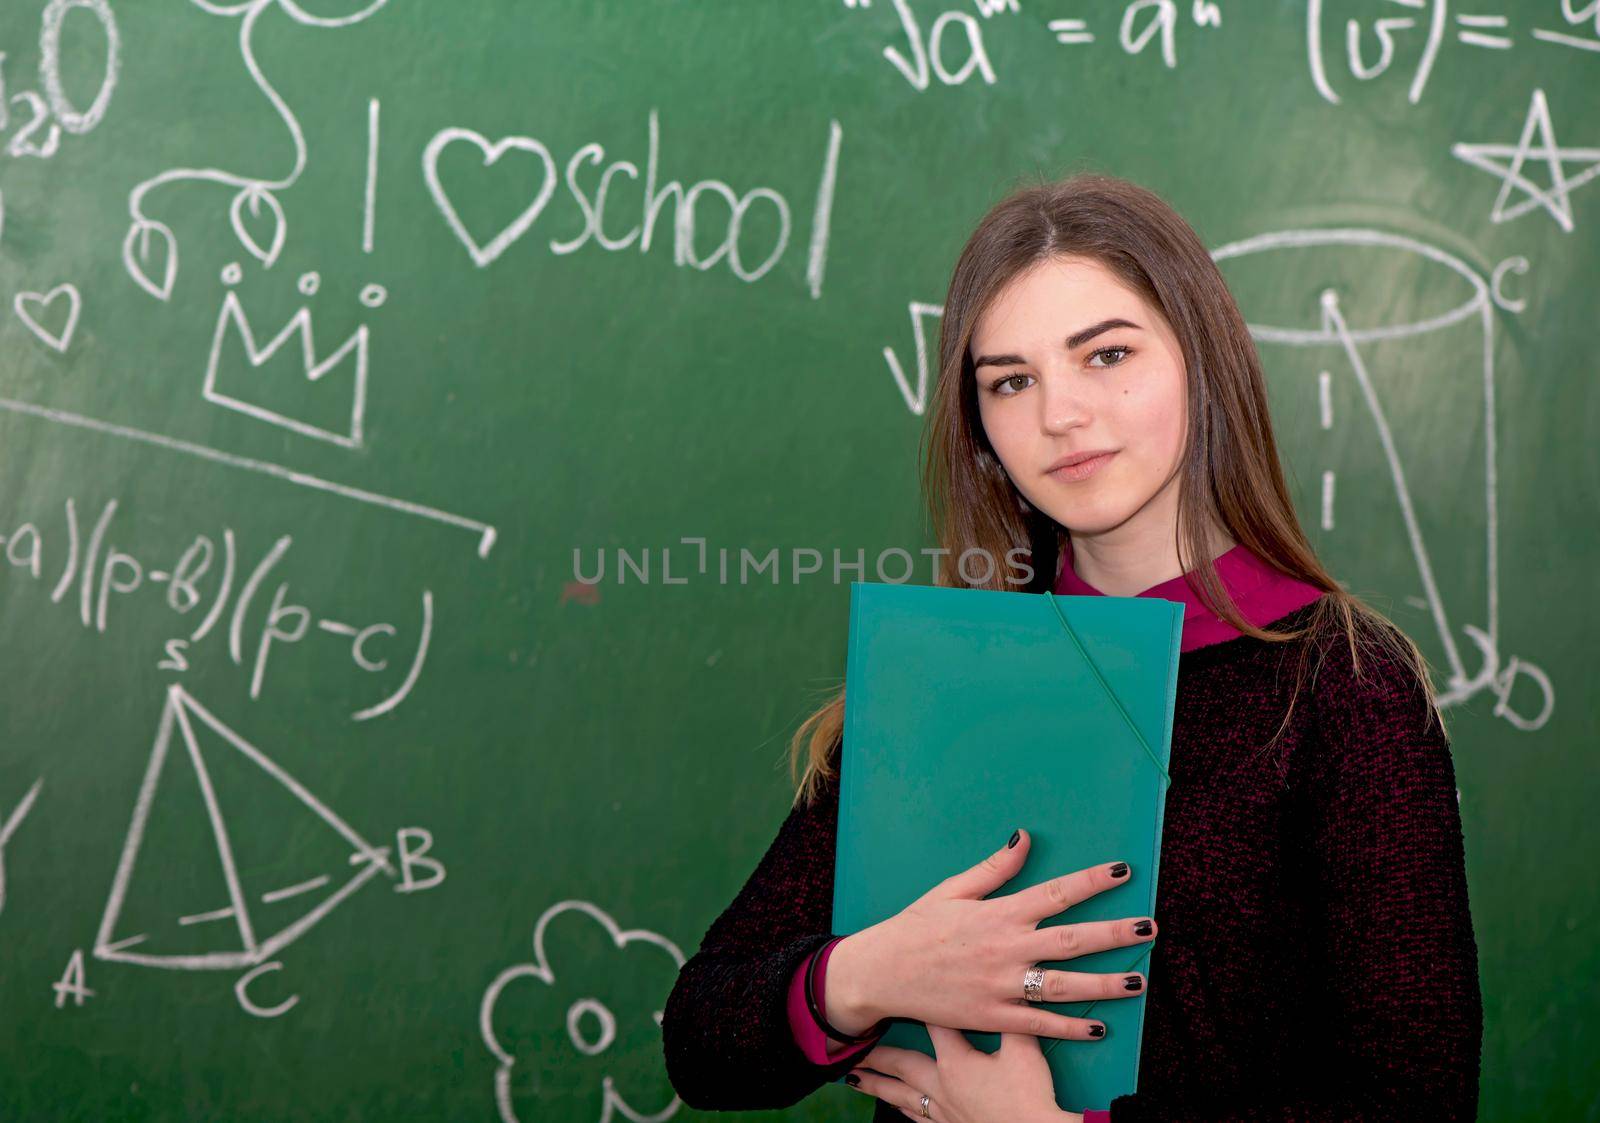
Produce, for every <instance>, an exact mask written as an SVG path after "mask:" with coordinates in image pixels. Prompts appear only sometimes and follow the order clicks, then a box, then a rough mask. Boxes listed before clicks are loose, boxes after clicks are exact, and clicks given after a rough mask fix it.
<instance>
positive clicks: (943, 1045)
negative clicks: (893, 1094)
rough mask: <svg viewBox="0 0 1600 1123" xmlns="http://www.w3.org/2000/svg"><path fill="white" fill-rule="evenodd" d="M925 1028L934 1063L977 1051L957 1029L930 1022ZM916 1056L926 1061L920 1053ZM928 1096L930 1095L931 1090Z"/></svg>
mask: <svg viewBox="0 0 1600 1123" xmlns="http://www.w3.org/2000/svg"><path fill="white" fill-rule="evenodd" d="M925 1028H926V1029H927V1031H928V1036H929V1038H931V1039H932V1040H933V1056H934V1060H935V1061H936V1062H937V1061H947V1060H949V1059H950V1058H952V1057H959V1056H960V1055H961V1054H962V1053H976V1052H977V1051H978V1050H977V1049H975V1048H974V1047H973V1044H972V1042H970V1041H968V1040H967V1039H966V1037H965V1036H964V1035H963V1034H962V1032H961V1031H960V1030H958V1029H951V1028H950V1027H949V1026H939V1025H934V1024H933V1023H932V1022H928V1023H925ZM917 1055H918V1056H919V1057H923V1059H924V1060H926V1059H927V1058H926V1056H924V1055H923V1054H921V1053H918V1054H917ZM930 1089H931V1085H930ZM929 1094H930V1095H932V1092H931V1090H930V1092H929Z"/></svg>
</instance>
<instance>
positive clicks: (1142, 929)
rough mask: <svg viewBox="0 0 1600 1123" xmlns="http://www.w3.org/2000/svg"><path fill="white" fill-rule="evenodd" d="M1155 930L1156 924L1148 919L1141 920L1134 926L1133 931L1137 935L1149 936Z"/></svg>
mask: <svg viewBox="0 0 1600 1123" xmlns="http://www.w3.org/2000/svg"><path fill="white" fill-rule="evenodd" d="M1154 931H1155V925H1153V924H1151V923H1150V922H1149V921H1148V920H1141V921H1139V923H1137V924H1135V925H1134V926H1133V933H1134V935H1136V936H1148V935H1149V934H1150V933H1151V932H1154Z"/></svg>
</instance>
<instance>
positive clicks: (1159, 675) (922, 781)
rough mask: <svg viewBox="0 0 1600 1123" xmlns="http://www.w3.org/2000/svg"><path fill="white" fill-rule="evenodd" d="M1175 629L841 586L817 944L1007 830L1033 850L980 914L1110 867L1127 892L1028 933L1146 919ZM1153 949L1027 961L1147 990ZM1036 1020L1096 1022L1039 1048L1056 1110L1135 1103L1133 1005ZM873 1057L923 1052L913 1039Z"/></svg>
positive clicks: (1150, 613) (957, 594) (995, 594)
mask: <svg viewBox="0 0 1600 1123" xmlns="http://www.w3.org/2000/svg"><path fill="white" fill-rule="evenodd" d="M1182 629H1183V606H1182V605H1181V604H1178V603H1176V602H1174V601H1167V600H1159V599H1156V598H1154V597H1092V596H1091V597H1077V596H1057V595H1054V594H1039V593H1022V592H1000V591H990V590H983V589H969V588H944V587H936V586H926V585H893V584H880V583H870V582H860V581H857V582H853V583H852V584H851V586H850V634H849V648H848V654H847V659H846V667H845V728H844V744H843V758H842V761H841V765H840V774H841V786H840V790H839V826H838V842H837V848H836V852H835V865H834V890H833V930H834V931H835V932H840V933H850V932H857V931H860V930H861V929H863V928H866V927H869V926H871V925H873V924H876V923H878V922H879V921H880V920H884V919H886V918H887V917H890V916H893V915H894V914H895V913H898V912H899V911H901V910H902V909H904V908H905V907H906V906H907V905H909V904H910V903H911V902H912V901H914V900H916V899H917V898H918V897H920V896H922V895H923V894H924V893H925V892H927V891H928V890H929V889H931V888H932V887H933V886H934V885H936V884H938V883H939V882H941V881H943V880H944V879H945V878H947V877H949V876H950V875H951V874H954V873H957V872H959V871H961V870H964V869H967V868H968V867H970V866H973V865H976V864H977V863H978V862H979V861H980V860H982V859H983V858H984V857H985V856H986V855H988V854H991V853H993V852H994V851H996V850H998V849H1000V848H1001V847H1003V846H1004V845H1005V843H1006V840H1007V839H1008V838H1009V837H1010V836H1011V832H1012V830H1013V829H1014V828H1016V827H1024V828H1026V829H1027V830H1028V831H1029V833H1030V834H1031V835H1032V839H1033V843H1032V849H1031V851H1030V853H1029V855H1028V860H1027V863H1026V864H1025V865H1024V866H1023V867H1022V870H1021V872H1020V873H1018V874H1017V876H1016V877H1014V878H1012V879H1011V880H1010V881H1009V882H1007V883H1006V884H1005V885H1003V886H1002V887H1001V888H1000V889H999V890H998V891H997V892H996V893H995V894H991V897H992V896H998V895H1003V894H1007V893H1014V892H1017V891H1018V890H1021V889H1025V888H1027V887H1028V886H1031V885H1036V884H1038V883H1040V882H1042V881H1045V880H1047V879H1048V878H1051V877H1054V876H1056V875H1058V874H1065V873H1071V872H1073V871H1075V870H1079V869H1083V868H1085V867H1088V866H1092V865H1097V864H1099V863H1101V862H1112V861H1117V860H1119V859H1120V860H1124V861H1126V862H1128V863H1129V865H1131V866H1132V867H1133V869H1132V874H1131V875H1130V876H1129V878H1128V880H1127V882H1126V883H1124V884H1122V885H1121V886H1119V887H1117V888H1114V889H1107V890H1105V891H1104V892H1101V893H1098V894H1096V895H1094V896H1091V897H1090V898H1089V899H1088V900H1086V901H1083V902H1082V903H1080V904H1078V905H1075V906H1073V907H1072V908H1070V909H1068V910H1067V911H1066V912H1064V913H1058V914H1056V915H1054V916H1051V917H1047V918H1045V919H1044V920H1042V921H1040V923H1039V926H1040V927H1041V928H1042V927H1045V926H1048V925H1053V924H1065V923H1078V922H1080V921H1085V920H1106V919H1117V918H1122V917H1139V916H1153V915H1154V914H1155V895H1156V879H1157V874H1158V872H1159V871H1158V858H1159V856H1160V853H1161V823H1162V816H1163V813H1164V811H1165V809H1166V790H1167V783H1168V773H1167V762H1168V756H1169V752H1170V747H1171V743H1172V715H1173V706H1174V701H1175V699H1176V696H1177V676H1178V653H1179V643H1180V640H1181V636H1182ZM1160 938H1161V936H1160V933H1157V935H1156V940H1159V939H1160ZM1153 944H1154V941H1150V942H1146V943H1144V944H1140V945H1133V946H1128V947H1118V948H1111V949H1108V950H1105V951H1099V952H1095V953H1093V954H1090V955H1085V956H1079V957H1078V958H1076V959H1071V960H1055V961H1052V960H1041V961H1039V962H1040V965H1041V966H1043V967H1044V968H1046V969H1047V970H1049V969H1059V970H1067V971H1088V972H1095V973H1102V972H1103V973H1112V972H1123V971H1130V970H1137V971H1141V972H1144V973H1145V974H1146V976H1147V977H1148V967H1147V963H1148V960H1149V956H1150V951H1151V948H1152V947H1153ZM1151 985H1152V986H1159V985H1160V981H1159V980H1151ZM1016 997H1017V998H1018V999H1019V1000H1020V999H1021V998H1022V968H1021V967H1019V968H1018V970H1017V994H1016ZM1043 1005H1044V1006H1045V1007H1046V1008H1047V1009H1050V1010H1053V1011H1055V1012H1057V1013H1062V1014H1067V1015H1070V1016H1074V1017H1093V1018H1095V1019H1096V1020H1098V1021H1103V1022H1104V1023H1105V1024H1106V1036H1105V1037H1104V1038H1102V1039H1100V1040H1082V1041H1080V1040H1068V1039H1062V1038H1050V1037H1041V1038H1040V1039H1039V1046H1040V1048H1041V1049H1042V1050H1043V1051H1044V1053H1045V1056H1046V1058H1047V1060H1048V1062H1049V1065H1050V1070H1051V1074H1052V1076H1053V1078H1054V1082H1055V1092H1056V1102H1057V1104H1058V1105H1059V1106H1060V1107H1062V1108H1063V1109H1065V1110H1069V1111H1082V1110H1084V1109H1086V1108H1091V1107H1102V1108H1103V1107H1105V1106H1107V1105H1108V1104H1109V1103H1110V1102H1111V1100H1112V1098H1113V1097H1115V1096H1119V1095H1123V1094H1125V1093H1129V1092H1133V1091H1134V1090H1135V1089H1136V1088H1137V1084H1138V1073H1139V1047H1140V1042H1141V1038H1142V1035H1143V1030H1144V1013H1145V996H1144V992H1139V993H1138V994H1135V995H1132V996H1130V997H1127V998H1115V999H1103V1000H1100V1001H1083V1002H1073V1003H1055V1002H1047V1003H1044V1004H1043ZM957 1028H961V1029H963V1030H965V1029H966V1028H967V1027H957ZM967 1038H968V1040H969V1041H971V1042H972V1043H973V1044H974V1045H975V1046H977V1047H978V1048H980V1049H982V1050H984V1051H985V1052H993V1051H994V1050H995V1049H997V1048H998V1047H999V1045H1000V1037H999V1034H998V1033H974V1032H968V1033H967ZM883 1041H884V1043H885V1044H888V1045H895V1046H899V1047H901V1048H906V1049H917V1050H920V1051H921V1052H923V1053H926V1054H928V1055H929V1056H932V1055H933V1054H934V1051H933V1044H932V1040H931V1039H930V1038H929V1036H928V1033H927V1030H926V1029H925V1028H924V1026H923V1024H922V1023H921V1022H919V1021H915V1020H911V1019H903V1020H896V1021H895V1022H893V1023H892V1024H891V1026H890V1028H889V1030H888V1032H887V1033H886V1035H885V1036H884V1038H883Z"/></svg>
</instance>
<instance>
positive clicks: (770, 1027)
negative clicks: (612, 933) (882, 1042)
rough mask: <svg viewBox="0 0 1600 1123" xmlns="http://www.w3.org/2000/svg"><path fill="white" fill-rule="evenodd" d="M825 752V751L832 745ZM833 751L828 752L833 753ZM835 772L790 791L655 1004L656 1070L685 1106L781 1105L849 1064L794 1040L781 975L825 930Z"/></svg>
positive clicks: (788, 976)
mask: <svg viewBox="0 0 1600 1123" xmlns="http://www.w3.org/2000/svg"><path fill="white" fill-rule="evenodd" d="M836 751H837V750H836ZM837 759H838V758H837V756H836V757H835V760H836V761H837ZM838 814H839V788H838V777H837V775H835V776H834V777H832V778H830V779H828V780H826V781H824V782H823V784H822V785H821V787H820V788H819V789H818V793H817V798H816V799H815V800H814V801H813V802H812V803H810V804H809V805H808V804H807V803H806V801H805V800H804V799H802V800H800V801H799V802H797V803H796V804H795V805H794V807H793V808H792V809H791V810H790V812H789V815H788V817H787V818H786V819H785V820H784V822H783V825H782V826H781V827H780V828H779V830H778V834H777V837H776V838H774V839H773V840H772V843H771V844H770V845H769V846H768V847H767V851H766V854H765V855H763V857H762V858H761V861H760V862H759V863H758V864H757V866H756V868H755V870H754V872H752V873H751V874H750V877H749V879H748V880H747V881H746V882H745V884H744V887H743V888H742V889H740V890H739V893H738V895H737V896H736V897H735V898H734V899H733V901H732V903H731V904H729V905H728V907H727V908H726V909H724V910H723V912H722V914H721V915H720V916H718V917H717V919H716V920H714V921H712V923H711V926H710V928H709V929H708V930H707V931H706V934H705V938H704V939H703V940H701V943H700V949H699V950H698V951H697V952H695V954H694V955H692V956H690V957H689V960H688V961H687V962H686V963H685V964H684V965H683V968H682V970H680V971H679V972H678V979H677V982H676V983H675V984H674V985H673V988H672V992H671V993H670V994H669V995H668V996H667V1002H666V1006H665V1008H664V1009H663V1010H662V1020H661V1040H662V1047H663V1050H664V1052H665V1057H666V1068H667V1078H668V1079H669V1080H670V1081H671V1083H672V1086H673V1088H674V1090H675V1091H676V1092H677V1094H678V1096H679V1098H681V1099H682V1100H683V1102H684V1103H686V1104H688V1105H689V1106H690V1107H693V1108H699V1109H701V1110H709V1111H749V1110H755V1109H760V1108H780V1107H788V1106H790V1105H791V1104H795V1103H798V1102H799V1101H800V1100H801V1099H803V1098H805V1097H806V1096H808V1095H810V1094H811V1093H812V1092H814V1091H815V1090H816V1089H818V1088H820V1087H821V1086H822V1085H823V1084H824V1083H826V1082H828V1081H830V1080H837V1079H839V1078H840V1077H842V1076H843V1075H844V1074H845V1073H847V1072H849V1071H850V1069H851V1068H852V1067H853V1066H854V1063H855V1060H856V1053H855V1052H851V1053H849V1054H846V1055H845V1056H843V1057H841V1058H839V1059H838V1060H835V1061H833V1062H831V1063H829V1064H816V1063H814V1062H813V1061H812V1060H811V1059H810V1058H809V1057H808V1056H806V1054H805V1052H804V1051H803V1050H802V1049H801V1047H800V1044H799V1042H798V1041H797V1040H796V1039H795V1034H794V1030H793V1029H792V1027H791V1024H790V1021H789V1016H788V1008H787V1007H788V997H789V989H790V984H791V983H792V982H793V980H794V975H795V972H796V970H798V969H800V968H802V967H803V966H804V964H805V961H806V958H807V957H808V956H810V955H811V954H812V953H813V952H815V951H817V950H819V949H820V948H821V947H822V945H824V944H825V943H827V942H828V941H829V940H830V939H832V938H833V936H834V935H835V933H833V932H832V931H831V930H830V925H831V922H832V918H833V847H834V838H835V833H834V832H835V830H836V828H837V822H838Z"/></svg>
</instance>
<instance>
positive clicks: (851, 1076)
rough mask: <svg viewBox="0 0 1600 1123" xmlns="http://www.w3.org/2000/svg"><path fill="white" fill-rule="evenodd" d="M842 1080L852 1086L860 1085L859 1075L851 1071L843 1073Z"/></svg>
mask: <svg viewBox="0 0 1600 1123" xmlns="http://www.w3.org/2000/svg"><path fill="white" fill-rule="evenodd" d="M844 1082H845V1083H846V1084H848V1085H850V1087H852V1088H859V1087H860V1086H861V1077H859V1076H857V1075H856V1074H855V1073H853V1072H847V1073H845V1075H844Z"/></svg>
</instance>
